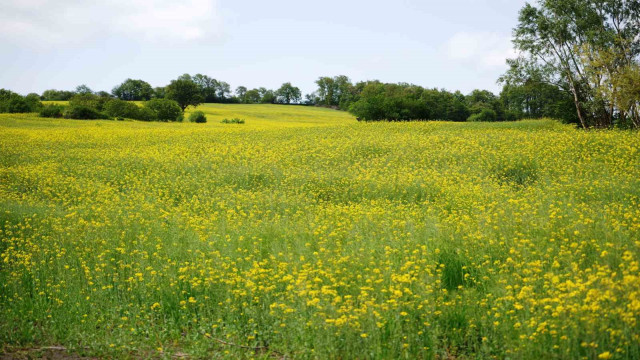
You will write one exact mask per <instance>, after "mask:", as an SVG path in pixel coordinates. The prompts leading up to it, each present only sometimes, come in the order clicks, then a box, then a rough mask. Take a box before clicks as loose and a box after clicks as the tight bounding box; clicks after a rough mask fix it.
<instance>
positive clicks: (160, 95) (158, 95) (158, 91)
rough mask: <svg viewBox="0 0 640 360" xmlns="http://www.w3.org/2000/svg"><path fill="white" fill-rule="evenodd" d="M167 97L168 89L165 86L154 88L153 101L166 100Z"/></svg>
mask: <svg viewBox="0 0 640 360" xmlns="http://www.w3.org/2000/svg"><path fill="white" fill-rule="evenodd" d="M165 97H166V88H165V87H164V86H158V87H155V88H153V95H151V98H152V99H164V98H165Z"/></svg>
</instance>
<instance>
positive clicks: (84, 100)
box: [69, 94, 111, 112]
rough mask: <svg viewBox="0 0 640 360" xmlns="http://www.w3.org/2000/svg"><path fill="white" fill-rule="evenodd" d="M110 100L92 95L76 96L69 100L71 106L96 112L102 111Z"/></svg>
mask: <svg viewBox="0 0 640 360" xmlns="http://www.w3.org/2000/svg"><path fill="white" fill-rule="evenodd" d="M110 100H111V99H109V98H105V97H100V96H98V95H94V94H76V95H74V96H73V97H72V98H71V99H70V100H69V105H71V106H82V107H88V108H92V109H94V110H96V111H98V112H102V111H103V110H104V107H105V104H106V103H108V102H109V101H110Z"/></svg>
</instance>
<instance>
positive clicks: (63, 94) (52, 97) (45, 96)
mask: <svg viewBox="0 0 640 360" xmlns="http://www.w3.org/2000/svg"><path fill="white" fill-rule="evenodd" d="M73 95H75V93H74V92H73V91H65V90H55V89H50V90H45V91H44V92H43V93H42V96H41V98H42V100H46V101H68V100H69V99H71V98H72V97H73Z"/></svg>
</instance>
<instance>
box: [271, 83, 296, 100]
mask: <svg viewBox="0 0 640 360" xmlns="http://www.w3.org/2000/svg"><path fill="white" fill-rule="evenodd" d="M275 95H276V102H278V103H280V104H291V103H298V102H300V99H301V98H302V95H301V92H300V89H299V88H297V87H295V86H293V85H291V83H290V82H287V83H284V84H282V86H281V87H280V89H278V90H277V91H276V93H275Z"/></svg>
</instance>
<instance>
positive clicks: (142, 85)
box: [111, 79, 153, 101]
mask: <svg viewBox="0 0 640 360" xmlns="http://www.w3.org/2000/svg"><path fill="white" fill-rule="evenodd" d="M111 93H112V94H113V95H114V96H116V97H117V98H118V99H120V100H129V101H132V100H136V101H141V100H149V99H151V96H152V95H153V88H152V87H151V85H149V83H147V82H145V81H142V80H134V79H127V80H125V81H124V82H123V83H122V84H120V85H118V86H116V87H114V88H113V90H111Z"/></svg>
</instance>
